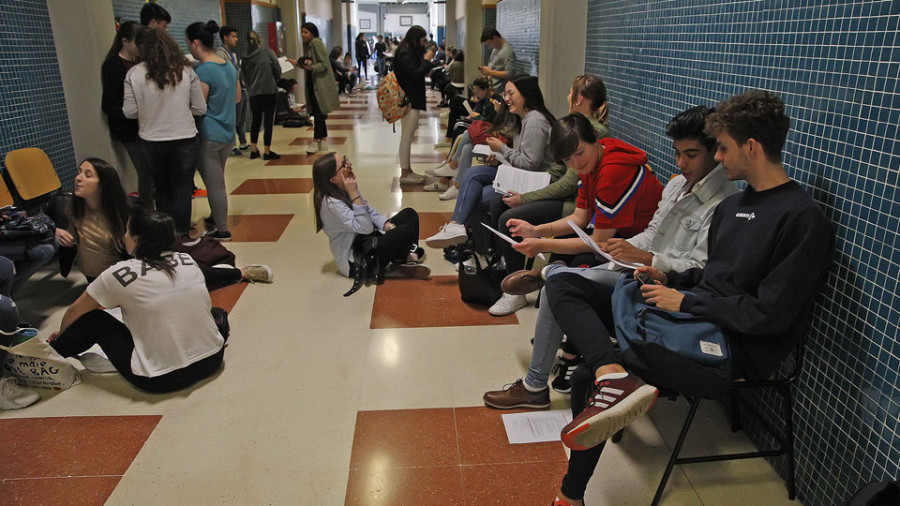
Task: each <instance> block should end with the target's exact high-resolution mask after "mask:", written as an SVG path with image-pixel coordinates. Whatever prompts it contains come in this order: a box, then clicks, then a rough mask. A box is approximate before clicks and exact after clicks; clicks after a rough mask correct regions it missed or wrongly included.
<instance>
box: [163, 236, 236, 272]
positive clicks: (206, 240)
mask: <svg viewBox="0 0 900 506" xmlns="http://www.w3.org/2000/svg"><path fill="white" fill-rule="evenodd" d="M175 251H177V252H179V253H187V254H188V255H190V256H191V258H193V259H194V261H195V262H197V265H199V266H200V267H212V266H214V265H221V264H227V265H230V266H232V267H234V262H235V256H234V253H232V252H230V251H228V249H227V248H226V247H225V246H223V245H222V243H220V242H219V241H217V240H215V239H213V238H212V237H209V236H206V235H204V236H201V237H200V238H199V239H191V238H190V237H182V238H180V239H178V240H177V241H176V242H175Z"/></svg>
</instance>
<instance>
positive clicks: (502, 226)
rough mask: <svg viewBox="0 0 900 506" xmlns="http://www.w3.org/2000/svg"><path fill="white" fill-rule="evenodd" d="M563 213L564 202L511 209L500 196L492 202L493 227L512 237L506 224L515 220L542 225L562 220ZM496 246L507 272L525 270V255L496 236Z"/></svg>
mask: <svg viewBox="0 0 900 506" xmlns="http://www.w3.org/2000/svg"><path fill="white" fill-rule="evenodd" d="M562 211H563V201H562V200H538V201H536V202H529V203H527V204H522V205H520V206H517V207H512V208H510V207H507V205H506V204H504V203H503V199H502V198H500V196H499V195H498V196H497V198H495V199H494V200H492V201H491V220H492V221H493V223H492V224H491V226H492V227H494V228H495V229H497V230H499V231H501V232H503V233H504V234H506V235H510V233H509V228H508V227H507V226H506V222H507V221H509V220H511V219H513V218H517V219H520V220H525V221H527V222H528V223H531V224H532V225H541V224H543V223H550V222H552V221H555V220H558V219H560V218H562ZM494 245H495V247H496V248H497V251H498V252H499V253H500V254H501V255H503V259H504V261H505V262H506V272H516V271H518V270H521V269H524V268H525V255H523V254H521V253H519V252H518V251H516V250H514V249H513V247H512V245H511V244H510V243H508V242H506V241H504V240H502V239H500V238H499V237H496V236H495V237H494Z"/></svg>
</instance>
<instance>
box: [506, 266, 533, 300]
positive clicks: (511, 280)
mask: <svg viewBox="0 0 900 506" xmlns="http://www.w3.org/2000/svg"><path fill="white" fill-rule="evenodd" d="M542 286H544V280H543V279H542V278H541V270H540V269H531V270H521V271H516V272H514V273H512V274H510V275H508V276H506V277H505V278H503V281H502V282H501V283H500V289H501V290H503V292H504V293H508V294H510V295H528V294H529V293H531V292H534V291H537V290H540V289H541V287H542Z"/></svg>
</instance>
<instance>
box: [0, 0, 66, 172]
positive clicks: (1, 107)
mask: <svg viewBox="0 0 900 506" xmlns="http://www.w3.org/2000/svg"><path fill="white" fill-rule="evenodd" d="M49 27H50V13H49V11H48V9H47V2H44V1H41V0H22V1H18V2H0V33H2V34H3V37H2V40H0V153H2V154H3V156H5V155H6V153H9V152H10V151H12V150H14V149H20V148H28V147H37V148H41V149H43V150H44V151H45V152H46V153H47V156H49V157H50V160H51V161H52V162H53V166H54V167H55V168H56V171H57V173H58V174H59V177H60V179H61V180H62V181H63V185H64V186H65V187H70V186H71V181H72V180H73V179H74V178H75V170H76V168H75V151H74V148H73V146H72V134H71V131H70V130H69V117H68V114H67V113H66V99H65V96H64V95H63V88H62V78H61V76H60V73H59V65H58V63H57V59H56V47H55V46H54V44H53V38H52V37H47V36H46V34H47V31H48V30H49ZM50 111H52V112H50Z"/></svg>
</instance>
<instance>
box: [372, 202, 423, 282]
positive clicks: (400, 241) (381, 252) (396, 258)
mask: <svg viewBox="0 0 900 506" xmlns="http://www.w3.org/2000/svg"><path fill="white" fill-rule="evenodd" d="M388 221H390V222H391V223H393V224H394V227H395V228H393V229H391V230H388V231H387V232H385V233H384V235H382V236H381V237H379V238H378V262H379V263H380V264H381V266H382V267H384V266H386V265H387V264H389V263H391V262H395V263H403V262H406V256H407V255H409V254H410V253H412V252H414V251H415V250H416V247H418V242H419V214H418V213H417V212H416V210H415V209H413V208H411V207H407V208H405V209H403V210H402V211H400V212H399V213H397V214H396V215H394V217H393V218H391V219H390V220H388Z"/></svg>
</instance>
